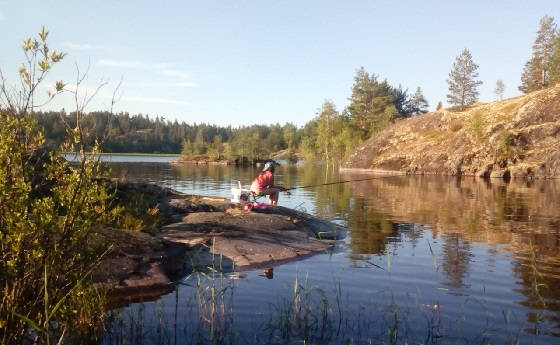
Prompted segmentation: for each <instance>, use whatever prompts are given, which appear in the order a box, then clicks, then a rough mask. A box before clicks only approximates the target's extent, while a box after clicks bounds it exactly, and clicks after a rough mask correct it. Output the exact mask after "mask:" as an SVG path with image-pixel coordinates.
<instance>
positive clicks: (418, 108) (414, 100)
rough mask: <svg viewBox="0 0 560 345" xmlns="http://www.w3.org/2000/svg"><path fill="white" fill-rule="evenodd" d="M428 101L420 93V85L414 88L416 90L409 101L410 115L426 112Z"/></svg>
mask: <svg viewBox="0 0 560 345" xmlns="http://www.w3.org/2000/svg"><path fill="white" fill-rule="evenodd" d="M428 107H429V105H428V101H427V100H426V98H425V97H424V94H423V93H422V89H420V86H418V88H417V89H416V92H414V94H413V95H412V97H411V98H410V102H409V111H410V113H411V114H412V115H417V114H425V113H427V112H428Z"/></svg>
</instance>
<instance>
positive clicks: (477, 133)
mask: <svg viewBox="0 0 560 345" xmlns="http://www.w3.org/2000/svg"><path fill="white" fill-rule="evenodd" d="M484 125H485V122H484V117H483V115H482V112H480V111H476V112H475V113H474V114H473V115H472V117H471V119H470V129H471V134H472V135H473V137H474V138H476V139H477V140H480V139H481V138H482V135H483V134H484Z"/></svg>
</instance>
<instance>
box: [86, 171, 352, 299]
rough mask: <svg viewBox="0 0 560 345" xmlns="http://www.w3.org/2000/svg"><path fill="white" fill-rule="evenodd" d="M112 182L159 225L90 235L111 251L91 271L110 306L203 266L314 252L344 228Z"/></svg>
mask: <svg viewBox="0 0 560 345" xmlns="http://www.w3.org/2000/svg"><path fill="white" fill-rule="evenodd" d="M107 181H108V182H110V183H113V184H114V185H115V186H116V188H117V189H118V192H119V193H121V194H122V195H126V196H127V197H128V198H130V199H134V198H143V200H144V201H149V202H146V203H145V204H149V205H150V207H155V206H157V209H158V210H159V212H160V214H161V216H162V217H163V218H164V220H165V222H164V223H165V224H166V225H165V226H163V227H161V228H160V229H159V230H158V231H156V232H155V235H153V234H148V233H142V232H139V231H130V230H124V229H111V228H105V229H101V230H100V231H99V232H98V233H97V234H96V236H98V240H99V241H102V242H104V243H110V244H111V248H112V250H111V251H110V252H109V253H108V254H107V255H106V256H105V257H104V258H103V260H102V262H101V265H100V266H99V267H98V269H97V270H96V271H95V272H94V274H93V279H94V281H95V282H96V283H97V284H100V285H102V286H105V287H108V288H109V290H110V293H109V299H110V301H109V303H110V304H111V305H113V306H115V305H119V304H126V303H128V302H130V301H134V300H150V299H154V298H157V297H158V296H160V295H161V294H163V293H166V292H169V291H170V289H172V288H173V281H176V280H178V279H180V278H181V277H183V276H185V275H186V274H188V273H189V272H192V271H194V270H198V271H201V270H206V269H207V268H208V267H210V266H214V268H218V269H221V270H222V271H224V272H228V271H229V272H231V271H235V270H240V269H249V268H257V267H265V266H273V265H277V264H280V263H283V262H286V261H291V260H298V259H301V258H304V257H306V256H309V255H312V254H316V253H321V252H325V251H327V250H329V248H331V247H332V245H333V243H334V240H336V239H340V238H342V237H344V236H345V234H346V229H344V228H342V227H340V226H338V225H336V224H333V223H331V222H328V221H325V220H321V219H318V218H315V217H313V216H311V215H309V214H306V213H303V212H298V211H295V210H292V209H289V208H286V207H281V206H271V207H268V208H267V209H265V210H253V211H245V210H243V207H242V206H243V205H240V204H233V203H231V202H230V201H229V200H228V199H225V198H217V197H202V196H197V195H187V194H183V193H180V192H177V191H174V190H172V189H169V188H163V187H159V186H157V185H153V184H146V183H124V184H123V183H121V182H120V181H118V180H107Z"/></svg>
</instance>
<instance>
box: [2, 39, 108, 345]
mask: <svg viewBox="0 0 560 345" xmlns="http://www.w3.org/2000/svg"><path fill="white" fill-rule="evenodd" d="M47 35H48V32H47V31H46V30H45V29H44V28H43V29H42V30H41V32H40V33H39V39H31V38H28V39H26V40H25V41H24V45H23V49H24V52H25V55H26V60H27V66H22V67H20V78H21V81H22V84H21V85H22V90H19V91H18V93H17V95H18V97H17V98H16V99H14V98H12V97H10V96H11V94H10V93H9V92H6V89H5V87H4V85H2V89H1V91H2V92H1V96H2V98H1V99H0V105H1V108H2V109H3V110H2V111H1V112H0V123H2V125H1V126H0V180H1V181H2V183H1V184H0V290H1V294H0V343H1V344H20V343H37V344H42V343H46V344H49V343H50V342H51V341H54V340H60V342H62V341H63V338H64V336H65V334H71V335H72V336H71V337H76V339H78V338H79V337H81V336H83V335H88V336H93V337H95V335H97V334H99V332H100V331H101V330H102V323H103V315H104V310H103V307H104V300H103V295H102V294H101V293H99V292H98V291H96V290H95V289H94V288H93V287H92V285H91V284H90V282H89V277H90V275H89V273H90V272H91V270H92V269H93V268H94V266H95V265H96V263H97V262H98V258H99V256H100V254H101V253H102V252H103V251H104V249H105V248H104V247H103V246H102V245H101V244H99V242H98V241H94V240H92V238H91V236H90V235H91V233H92V231H93V230H94V229H95V227H96V226H98V225H97V224H100V223H103V222H107V221H109V217H110V212H108V210H109V200H110V199H111V194H110V193H109V192H108V190H107V189H106V187H105V186H104V185H103V184H102V183H101V182H97V180H95V179H94V177H97V176H99V175H100V167H99V164H98V162H97V161H94V160H92V159H87V158H86V156H85V154H84V147H83V145H82V144H81V140H80V138H81V137H82V133H81V132H80V130H79V127H76V128H75V129H69V130H68V133H67V136H66V138H67V139H66V141H65V142H64V143H62V145H61V146H60V147H59V148H58V149H57V150H51V151H50V152H49V151H48V150H45V149H44V144H45V138H44V135H43V133H42V132H41V131H40V130H39V129H38V126H37V124H36V121H34V120H33V119H32V116H31V115H32V113H33V109H35V107H36V106H37V105H36V104H35V103H34V102H35V97H34V94H35V90H37V87H38V86H39V84H40V83H41V81H42V80H43V79H44V78H45V76H46V75H47V73H48V72H49V71H50V69H51V68H52V66H53V65H54V64H55V63H57V62H59V61H60V60H61V59H62V58H63V57H64V53H57V52H55V51H52V52H51V51H50V49H49V48H48V45H47V43H46V38H47ZM62 85H63V83H62V82H59V83H57V86H56V90H57V91H56V92H60V91H62V88H63V86H62ZM52 96H53V95H52V94H49V100H50V99H51V98H52ZM66 151H79V152H81V157H82V160H81V161H80V162H78V164H70V163H69V162H67V161H66V160H64V159H63V158H62V156H61V154H60V152H66ZM93 152H94V153H98V152H99V151H98V149H97V146H94V147H93ZM53 321H56V324H54V323H53ZM80 341H84V340H83V339H80Z"/></svg>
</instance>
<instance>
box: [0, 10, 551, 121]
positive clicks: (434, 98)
mask: <svg viewBox="0 0 560 345" xmlns="http://www.w3.org/2000/svg"><path fill="white" fill-rule="evenodd" d="M559 14H560V1H557V0H554V1H553V0H549V1H539V0H535V1H531V2H529V1H511V0H510V1H503V0H498V1H489V0H485V1H478V0H474V1H435V0H425V1H326V0H321V1H319V0H318V1H296V0H294V1H264V0H261V1H239V0H238V1H161V2H160V1H98V2H91V1H88V2H86V1H21V2H20V1H0V32H1V35H0V37H1V40H2V41H1V43H2V47H3V49H2V54H0V68H1V69H2V71H3V72H4V74H5V75H6V76H7V77H8V83H9V84H15V82H16V81H17V79H16V78H17V67H18V65H19V63H20V62H22V61H23V53H22V50H21V41H22V40H23V39H24V38H25V37H28V36H32V35H35V34H36V33H37V32H38V31H39V30H40V28H41V26H42V25H45V27H46V28H47V30H48V31H49V32H50V35H49V41H50V44H51V47H52V48H55V49H57V50H63V51H65V52H67V53H68V56H67V57H66V58H65V59H64V61H63V62H61V63H60V64H59V65H57V66H56V67H55V68H54V70H53V71H52V74H51V78H50V79H49V80H48V81H47V82H48V83H52V82H54V81H55V80H59V79H62V80H64V81H65V82H68V83H69V84H70V85H71V84H72V83H74V82H75V79H76V76H75V75H76V64H77V65H78V66H79V67H80V70H82V71H83V70H85V69H86V68H87V66H88V64H89V66H90V67H89V73H88V79H87V84H86V85H85V87H84V88H83V89H84V90H86V91H87V90H91V89H93V88H95V86H96V85H98V84H99V83H100V81H101V80H106V81H108V82H109V83H108V85H107V86H106V87H104V88H103V89H102V90H101V91H100V92H99V94H98V95H97V97H96V98H95V100H94V101H93V102H92V103H90V105H89V107H88V109H87V110H90V111H93V110H107V109H108V108H109V103H110V98H111V95H112V91H113V88H114V87H115V86H116V85H117V83H118V81H119V80H120V79H121V77H122V79H123V83H122V86H121V88H120V91H121V97H120V101H119V103H118V104H117V105H116V107H115V110H116V111H128V112H129V113H131V114H136V113H143V114H149V115H150V116H156V115H159V116H163V117H165V118H166V119H170V120H174V119H177V120H179V121H186V122H190V123H192V122H197V123H200V122H206V123H213V124H218V125H230V124H231V125H233V126H238V125H244V124H253V123H262V124H269V123H277V122H278V123H285V122H292V123H295V124H297V125H303V124H305V123H306V122H307V121H309V120H311V119H312V118H313V117H314V116H315V114H316V111H317V109H318V108H319V107H320V106H321V104H322V102H323V101H324V100H325V99H330V100H332V101H333V102H334V103H335V104H336V106H337V108H338V109H339V110H342V109H343V108H344V107H345V106H346V105H347V104H348V97H349V96H350V90H351V86H352V82H353V77H354V74H355V71H356V69H357V68H359V67H360V66H364V67H365V69H366V70H367V71H368V72H370V73H375V74H377V75H379V76H380V77H381V78H387V79H388V81H389V82H390V83H391V84H392V85H395V86H396V85H398V84H401V85H402V86H404V87H405V88H408V89H409V90H410V91H414V90H415V89H416V87H417V86H420V87H421V88H422V90H423V91H424V94H425V96H426V98H427V99H428V101H429V103H430V109H433V108H434V107H435V106H436V104H437V102H438V101H440V100H441V101H443V102H444V104H445V95H446V93H447V84H446V82H445V80H446V78H447V75H448V73H449V71H450V70H451V66H452V64H453V60H454V59H455V57H456V56H457V55H458V54H459V53H460V51H461V50H462V49H463V48H468V49H469V50H470V51H471V53H472V55H473V58H474V60H475V62H476V63H478V64H479V65H480V68H479V73H480V80H482V81H483V82H484V84H483V85H482V86H481V87H480V89H479V90H480V100H481V101H492V100H493V99H494V98H495V96H494V94H493V90H494V87H495V84H496V80H497V79H502V80H504V82H505V84H506V93H505V95H506V97H513V96H517V95H519V94H520V93H519V91H517V86H518V85H519V76H520V73H521V69H522V67H523V64H524V63H525V62H526V61H527V59H528V58H529V56H530V54H531V45H532V43H533V40H534V38H535V32H536V30H537V28H538V22H539V19H540V18H541V17H542V16H544V15H551V16H555V17H557V16H558V15H559ZM556 19H557V21H558V19H560V18H556ZM48 83H47V85H49V84H48ZM43 91H46V90H43ZM90 92H91V91H90ZM72 106H73V103H72V100H71V99H70V97H59V98H58V99H57V100H56V101H54V102H52V103H51V104H50V105H49V107H51V108H53V109H61V108H63V107H64V108H65V109H67V110H70V109H72Z"/></svg>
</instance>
